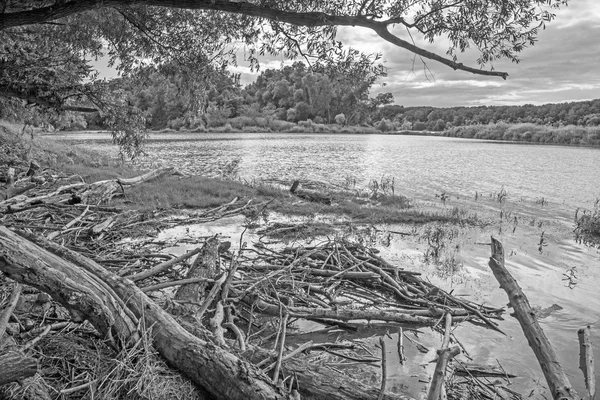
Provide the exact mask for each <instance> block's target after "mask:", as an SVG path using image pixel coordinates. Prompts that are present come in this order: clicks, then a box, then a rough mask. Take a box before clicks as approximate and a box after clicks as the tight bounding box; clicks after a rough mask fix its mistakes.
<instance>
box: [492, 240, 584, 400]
mask: <svg viewBox="0 0 600 400" xmlns="http://www.w3.org/2000/svg"><path fill="white" fill-rule="evenodd" d="M489 266H490V268H491V269H492V272H493V273H494V276H495V277H496V280H498V282H499V283H500V287H501V288H502V289H504V291H505V292H506V294H508V299H509V301H510V305H511V306H512V308H513V310H514V315H515V317H516V318H517V320H518V321H519V323H520V324H521V328H522V329H523V333H525V337H526V338H527V341H528V342H529V346H530V347H531V348H532V349H533V352H534V353H535V356H536V357H537V359H538V362H539V364H540V366H541V367H542V371H543V372H544V376H545V377H546V382H547V383H548V386H549V387H550V392H551V393H552V397H553V398H554V399H555V400H574V399H577V395H576V394H575V391H574V390H573V389H572V387H571V383H570V382H569V379H568V378H567V376H566V375H565V372H564V371H563V369H562V367H561V366H560V363H559V361H558V357H557V356H556V353H555V352H554V348H553V347H552V344H551V343H550V341H549V340H548V338H547V337H546V334H545V333H544V331H543V330H542V328H541V327H540V324H538V322H537V319H536V318H535V313H534V312H533V310H532V309H531V306H530V305H529V300H527V297H526V296H525V294H524V293H523V291H522V290H521V288H520V287H519V284H518V283H517V281H516V280H515V279H514V278H513V277H512V275H511V274H510V273H509V272H508V270H507V269H506V267H505V266H504V249H503V248H502V244H501V243H500V242H499V241H497V240H496V239H494V238H492V256H491V257H490V262H489Z"/></svg>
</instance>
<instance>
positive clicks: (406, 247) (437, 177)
mask: <svg viewBox="0 0 600 400" xmlns="http://www.w3.org/2000/svg"><path fill="white" fill-rule="evenodd" d="M56 138H57V139H59V140H67V141H70V142H73V143H76V144H82V145H84V146H85V147H88V148H95V149H98V150H102V151H112V152H114V154H116V149H115V148H114V147H112V146H111V145H110V140H109V139H108V136H107V135H104V136H98V135H97V134H65V135H61V136H57V137H56ZM146 151H147V152H148V156H147V157H146V158H144V159H143V160H142V163H143V164H145V165H148V166H150V165H159V164H166V165H170V166H175V167H177V168H179V169H180V170H182V171H184V172H187V173H194V174H200V175H218V169H219V168H220V166H222V165H223V164H224V163H225V162H227V161H231V160H233V159H236V158H239V159H240V160H241V163H240V175H241V177H243V178H262V179H314V180H323V181H328V182H337V183H343V182H344V180H345V178H346V176H352V177H354V178H356V179H357V180H358V181H359V182H360V183H361V184H366V183H367V182H368V181H369V180H370V179H380V178H381V176H383V175H389V176H392V177H394V178H395V182H396V183H395V186H396V192H397V193H403V194H408V195H409V196H412V197H416V198H418V199H430V200H431V199H433V198H434V195H435V194H438V193H441V192H447V193H450V194H451V196H450V200H449V202H448V204H447V205H442V204H437V205H436V207H440V208H446V207H448V208H451V207H454V206H460V207H465V208H467V209H468V210H469V211H470V212H477V213H479V215H486V216H491V217H490V218H493V219H495V223H494V224H492V225H488V226H485V227H483V228H464V229H463V230H462V232H461V235H460V239H457V240H456V243H454V244H453V245H455V246H456V247H455V248H456V249H459V250H456V252H457V257H458V259H459V261H460V263H461V264H462V270H461V271H460V274H458V275H457V276H458V277H459V278H460V279H458V280H456V279H455V280H452V279H450V280H449V279H448V278H446V277H443V276H440V274H437V271H436V270H435V267H434V266H431V265H426V264H424V263H423V262H422V260H421V257H420V255H421V254H423V252H424V251H425V250H426V249H425V248H424V246H425V245H424V244H423V243H422V242H419V241H416V240H415V238H403V237H396V238H395V239H394V240H393V241H392V244H391V246H390V247H389V248H387V249H383V255H384V257H385V258H387V259H390V260H393V261H395V262H397V263H398V264H402V265H404V266H407V267H408V268H413V267H414V268H417V269H422V270H423V272H425V273H427V274H428V276H429V277H430V279H431V280H432V282H433V283H435V284H438V285H440V286H442V287H444V288H446V289H448V290H454V291H455V292H454V294H456V295H465V296H469V298H471V299H473V300H476V301H479V302H484V303H487V304H492V305H495V306H502V305H505V304H506V303H507V297H506V294H505V293H504V292H503V291H502V290H501V289H499V287H498V283H497V281H496V280H495V278H494V277H493V275H492V274H491V273H490V270H489V267H488V266H487V262H488V258H489V246H485V245H481V243H486V242H489V237H490V235H492V234H493V235H494V236H495V237H497V238H498V239H499V240H500V241H501V242H502V243H503V245H504V248H505V251H506V263H507V267H508V269H509V271H510V272H511V273H512V274H513V275H514V277H515V278H516V279H517V281H518V282H519V284H520V286H521V287H522V288H523V290H524V292H525V293H526V294H527V296H528V297H529V300H530V302H531V304H532V305H533V306H539V307H542V308H546V307H550V306H552V305H553V304H557V305H559V306H560V307H562V309H559V310H557V311H555V312H554V313H552V314H551V315H549V316H547V317H546V318H544V319H543V320H541V325H542V327H543V329H544V330H545V332H546V334H547V335H548V337H549V339H550V340H551V342H552V343H553V345H554V347H555V349H556V351H557V353H558V356H559V358H560V360H561V362H562V363H563V366H564V367H565V369H566V371H567V375H568V376H569V378H570V380H571V383H572V384H573V385H574V386H575V387H576V389H577V391H578V392H579V394H580V395H581V394H583V393H584V392H585V389H584V386H583V378H582V374H581V371H579V369H578V364H579V354H578V353H579V351H578V348H579V347H578V342H577V329H578V328H580V327H582V326H584V325H588V324H590V325H591V326H592V340H593V345H594V349H595V354H596V357H600V334H599V333H598V332H600V294H599V291H598V289H597V287H598V284H599V283H600V253H599V252H598V250H595V249H589V248H586V247H585V246H583V245H580V244H576V243H575V242H574V240H573V237H572V232H571V230H572V218H573V213H574V211H575V209H576V208H577V207H587V208H590V207H591V206H592V204H593V201H594V200H595V199H596V197H598V196H600V149H597V148H579V147H561V146H536V145H527V144H508V143H495V142H494V143H492V142H483V141H477V140H464V139H450V138H439V137H420V136H386V135H305V134H171V133H170V134H162V135H160V134H154V135H153V136H152V137H151V140H150V142H149V143H148V146H147V149H146ZM501 187H504V188H505V189H506V190H507V191H508V194H509V198H508V201H507V202H505V203H502V204H501V203H498V202H494V201H493V200H492V199H490V197H489V196H490V195H491V194H493V193H495V192H498V191H499V190H500V188H501ZM475 192H478V193H480V194H481V193H483V198H480V199H479V200H478V201H475V200H474V197H475ZM458 198H460V199H458ZM541 198H544V199H545V200H547V201H548V202H549V204H548V205H544V206H542V205H540V204H539V203H536V200H538V199H541ZM500 210H502V214H500ZM500 215H504V220H503V221H504V222H499V220H500V219H502V217H501V216H500ZM507 215H509V216H510V217H509V218H508V217H506V216H507ZM392 228H393V229H396V230H400V231H401V230H402V228H401V227H396V228H394V227H392ZM228 229H229V228H227V229H226V228H223V233H226V234H231V232H229V231H228ZM208 233H209V234H212V233H214V232H213V231H210V232H208ZM542 234H543V237H544V240H545V244H546V245H545V246H539V243H540V238H541V237H542ZM568 271H572V272H573V273H574V274H575V276H576V280H575V282H576V285H575V286H574V287H572V288H570V287H568V285H567V284H566V283H567V282H566V281H565V280H564V279H565V276H566V275H568V273H569V272H568ZM509 314H510V310H509V313H507V314H506V315H505V321H502V322H501V328H502V329H503V330H504V331H505V332H506V333H507V336H502V335H499V334H497V333H496V332H492V331H489V330H486V329H484V328H479V327H474V326H472V325H469V324H463V325H462V326H461V327H459V328H458V329H457V330H456V336H457V338H458V339H459V340H461V342H462V344H463V345H464V346H465V348H466V350H467V351H468V352H469V354H470V355H471V356H472V357H473V358H474V359H475V361H476V362H481V363H489V364H495V363H496V360H498V361H500V362H501V363H502V365H503V366H504V367H505V368H506V369H507V370H509V371H511V372H514V373H516V374H518V375H520V376H522V377H523V378H521V380H516V387H515V389H516V390H518V391H520V392H522V393H526V392H529V390H531V389H532V387H534V388H536V390H537V391H538V392H539V394H541V393H543V392H544V389H543V388H542V386H543V382H544V378H543V375H542V373H541V370H540V368H539V366H538V365H537V362H536V361H535V357H534V355H533V352H532V350H531V349H530V348H529V346H528V344H527V341H526V339H525V338H524V336H523V333H522V331H521V328H520V326H519V324H518V322H517V321H516V320H515V319H514V318H513V317H511V316H510V315H509ZM392 348H393V346H392ZM415 356H416V355H415ZM395 368H396V369H398V368H399V367H398V366H396V367H395ZM396 369H390V371H396ZM396 372H397V373H396ZM396 372H394V373H392V375H393V376H392V381H395V382H396V383H397V384H398V385H407V384H409V383H410V382H411V379H412V378H410V374H406V373H402V371H400V370H398V371H396ZM404 372H406V371H404ZM411 373H414V372H411ZM596 373H597V374H599V376H598V377H597V380H600V371H596ZM396 375H398V376H396ZM537 382H542V383H537ZM414 394H415V395H418V393H414ZM545 395H546V398H550V397H551V395H550V394H549V393H547V392H546V393H545ZM533 398H541V397H540V396H538V395H536V396H534V397H533Z"/></svg>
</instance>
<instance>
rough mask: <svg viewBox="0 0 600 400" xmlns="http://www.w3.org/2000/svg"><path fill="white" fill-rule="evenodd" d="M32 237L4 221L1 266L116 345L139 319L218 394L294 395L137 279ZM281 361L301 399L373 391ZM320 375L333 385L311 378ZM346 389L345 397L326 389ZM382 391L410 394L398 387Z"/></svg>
mask: <svg viewBox="0 0 600 400" xmlns="http://www.w3.org/2000/svg"><path fill="white" fill-rule="evenodd" d="M35 240H36V242H37V243H38V244H39V246H38V245H37V244H35V243H32V242H31V241H30V240H28V239H26V238H24V237H21V236H19V235H17V234H15V233H14V232H12V231H10V230H8V229H7V228H6V227H2V226H0V270H1V271H3V272H4V273H5V274H6V275H7V276H8V277H10V278H11V279H14V280H15V281H18V282H21V283H24V284H28V285H31V286H34V287H37V288H39V289H40V290H43V291H44V292H46V293H48V294H50V295H51V296H52V297H53V298H54V299H55V300H56V301H58V302H59V303H61V304H62V305H63V306H64V307H66V308H67V309H68V310H69V311H70V312H71V314H72V315H73V316H74V317H75V318H76V319H78V320H83V319H88V320H89V321H90V322H91V323H92V324H93V325H94V326H95V327H96V329H98V331H100V332H101V333H103V334H106V335H107V336H111V337H113V338H114V339H115V340H114V341H113V342H115V343H116V344H127V343H130V342H131V341H133V340H138V338H139V336H140V335H139V332H138V330H137V327H138V326H141V327H144V326H145V327H152V328H151V329H152V340H153V344H154V346H155V347H156V348H157V350H158V352H159V353H160V354H161V355H162V357H163V358H164V359H165V360H166V361H167V362H168V363H169V364H170V365H172V366H173V367H174V368H176V369H178V370H179V371H180V372H182V373H183V374H184V375H186V376H187V377H188V378H190V379H191V380H192V381H193V382H194V383H196V384H197V385H199V386H201V387H203V388H204V389H206V390H207V391H208V392H209V393H210V394H211V395H212V396H213V397H214V398H215V399H232V400H236V399H240V400H241V399H249V400H252V399H273V400H276V399H287V398H289V395H288V394H287V393H286V392H284V391H283V390H282V389H281V388H280V387H277V386H275V385H274V384H273V382H272V381H271V378H269V377H268V376H267V375H265V374H264V373H263V372H262V371H261V370H260V369H258V368H257V367H255V366H254V365H253V364H251V363H249V362H247V361H245V360H243V359H242V358H240V357H238V356H237V355H235V354H233V353H230V352H228V351H226V350H224V349H222V348H221V347H219V346H216V345H215V344H213V343H212V342H211V341H210V340H205V339H202V338H199V337H196V336H194V335H192V334H191V333H189V332H188V331H186V330H185V329H184V328H182V327H181V325H180V324H179V323H178V322H177V321H176V320H175V319H174V318H173V317H172V316H171V315H170V314H168V313H167V312H166V311H164V310H163V309H162V308H160V307H159V306H158V305H157V304H156V303H154V302H153V301H152V300H151V299H150V298H148V297H147V296H146V295H145V294H144V293H143V292H142V291H141V290H140V289H139V288H138V287H137V286H136V285H135V284H134V283H133V282H132V281H130V280H128V279H125V278H122V277H119V276H117V275H115V274H112V273H111V272H109V271H107V270H106V269H104V268H103V267H102V266H100V265H99V264H97V263H95V262H94V261H92V260H90V259H88V258H86V257H84V256H82V255H80V254H78V253H75V252H73V251H71V250H69V249H66V248H64V247H62V246H59V245H57V244H56V243H53V242H50V241H48V240H45V239H42V238H35ZM40 246H42V247H40ZM284 368H286V369H287V370H288V371H289V372H290V373H291V374H294V375H295V376H296V377H297V378H298V380H299V382H300V383H299V386H300V388H301V389H302V395H303V397H302V398H303V399H322V398H332V399H342V398H344V399H349V400H352V399H356V400H358V399H364V398H370V397H372V396H371V394H372V393H373V391H372V390H371V389H369V388H368V387H365V386H364V385H361V384H360V383H358V382H357V381H355V380H353V379H351V378H348V377H346V376H344V375H343V374H341V373H337V372H335V371H325V370H324V369H322V370H320V374H319V377H316V376H315V374H316V372H311V371H310V368H309V366H308V365H307V364H306V363H303V362H301V361H299V360H290V362H289V363H285V364H284ZM317 378H318V379H317ZM315 379H316V380H317V382H318V381H321V382H328V385H325V386H322V385H321V384H319V383H317V384H311V382H315ZM341 388H343V389H344V390H343V391H342V392H343V395H340V396H337V395H336V394H335V393H324V391H325V392H328V391H330V390H331V391H333V390H338V391H339V390H341ZM342 392H340V393H342ZM366 393H368V394H369V396H368V397H365V394H366ZM336 396H337V397H336ZM383 398H384V399H390V400H391V399H406V397H403V396H399V395H394V394H386V395H385V396H384V397H383Z"/></svg>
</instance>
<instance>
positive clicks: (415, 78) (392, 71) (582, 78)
mask: <svg viewBox="0 0 600 400" xmlns="http://www.w3.org/2000/svg"><path fill="white" fill-rule="evenodd" d="M554 13H555V14H556V19H555V20H554V21H552V22H551V23H549V24H547V26H546V30H544V31H541V32H540V35H539V37H538V42H537V43H536V45H535V46H532V47H529V48H526V49H525V50H524V51H522V52H521V53H520V56H519V57H520V59H521V62H520V63H519V64H514V63H511V62H510V61H504V60H501V61H497V62H495V63H494V68H495V69H496V70H498V71H504V72H508V74H509V76H508V78H507V80H506V81H505V80H503V79H502V78H500V77H490V76H480V75H474V74H471V73H468V72H464V71H454V70H452V69H451V68H449V67H447V66H445V65H442V64H439V63H436V62H435V61H430V60H429V61H427V62H426V67H427V69H428V70H427V72H426V71H425V68H424V65H423V63H422V62H421V61H420V60H419V59H418V58H417V59H416V60H415V57H414V54H413V53H411V52H409V51H408V50H405V49H402V48H399V47H396V46H394V45H392V44H390V43H387V42H385V41H384V40H383V39H381V38H379V37H378V36H377V35H376V34H375V33H373V32H372V31H370V30H368V29H364V28H353V27H342V28H340V29H339V30H338V36H337V39H338V40H340V41H342V42H343V43H344V44H345V45H347V46H352V47H355V48H357V49H359V50H361V51H364V52H366V53H381V54H382V56H383V61H384V65H385V67H386V68H387V73H388V76H387V77H385V78H382V79H381V80H380V82H379V83H378V84H375V86H373V88H372V89H371V95H372V96H374V95H376V94H377V93H383V92H391V93H392V94H393V95H394V99H395V103H396V104H399V105H403V106H405V107H408V106H434V107H454V106H480V105H520V104H546V103H562V102H571V101H582V100H592V99H597V98H600V1H599V0H569V6H568V7H564V8H561V9H559V10H555V11H554ZM414 39H415V42H416V44H420V43H419V38H417V37H414ZM422 47H424V48H426V49H427V50H430V51H433V52H436V53H438V54H440V55H442V56H444V55H445V52H446V49H447V44H444V43H443V42H440V43H434V44H433V45H432V44H429V43H425V42H422ZM476 57H477V54H476V53H475V52H471V53H465V54H464V55H461V56H459V62H462V63H463V64H465V65H469V66H472V67H477V63H476V62H475V60H476ZM282 63H288V61H285V60H284V59H282V58H274V57H265V58H264V59H262V60H261V68H262V70H264V69H266V68H279V67H281V65H282ZM102 69H103V70H105V69H104V68H102ZM105 71H106V70H105ZM232 72H236V73H240V74H241V76H242V83H243V84H248V83H250V82H252V81H254V80H255V79H256V76H257V73H252V72H251V71H250V68H249V66H248V63H247V62H245V61H244V60H243V55H242V53H241V52H240V57H238V66H237V67H235V68H233V69H232ZM105 75H108V76H110V75H111V73H110V72H108V74H107V73H106V72H105ZM383 84H385V85H383Z"/></svg>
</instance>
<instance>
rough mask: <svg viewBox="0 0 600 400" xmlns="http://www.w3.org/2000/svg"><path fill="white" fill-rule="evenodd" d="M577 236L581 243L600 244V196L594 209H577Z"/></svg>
mask: <svg viewBox="0 0 600 400" xmlns="http://www.w3.org/2000/svg"><path fill="white" fill-rule="evenodd" d="M574 232H575V238H576V240H577V241H578V242H580V243H585V244H590V245H598V244H600V198H598V199H596V202H595V203H594V208H593V209H592V210H580V209H577V210H576V211H575V230H574Z"/></svg>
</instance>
